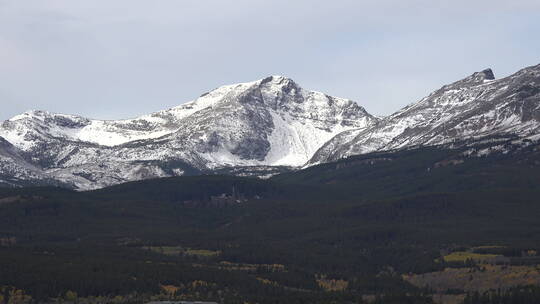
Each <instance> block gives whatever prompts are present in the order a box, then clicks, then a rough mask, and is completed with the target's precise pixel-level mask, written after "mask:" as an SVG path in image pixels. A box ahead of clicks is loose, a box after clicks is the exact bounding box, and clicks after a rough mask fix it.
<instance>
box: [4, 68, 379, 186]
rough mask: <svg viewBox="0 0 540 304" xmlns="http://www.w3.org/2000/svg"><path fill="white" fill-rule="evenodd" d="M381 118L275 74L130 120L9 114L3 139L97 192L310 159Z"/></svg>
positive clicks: (53, 172) (54, 174) (57, 174)
mask: <svg viewBox="0 0 540 304" xmlns="http://www.w3.org/2000/svg"><path fill="white" fill-rule="evenodd" d="M377 121H378V119H377V118H375V117H373V116H372V115H370V114H368V113H367V112H366V111H365V110H364V109H363V108H362V107H360V106H359V105H358V104H357V103H355V102H353V101H351V100H347V99H341V98H336V97H331V96H328V95H325V94H323V93H319V92H314V91H308V90H304V89H302V88H301V87H300V86H298V85H297V84H296V83H295V82H294V81H292V80H291V79H288V78H285V77H282V76H272V77H268V78H265V79H262V80H258V81H254V82H249V83H240V84H235V85H228V86H223V87H220V88H218V89H215V90H213V91H211V92H209V93H206V94H203V95H202V96H201V97H199V98H198V99H196V100H194V101H192V102H188V103H185V104H182V105H180V106H178V107H175V108H172V109H168V110H164V111H160V112H157V113H153V114H150V115H145V116H141V117H138V118H135V119H129V120H118V121H103V120H92V119H88V118H84V117H80V116H74V115H64V114H53V113H49V112H45V111H30V112H26V113H24V114H21V115H17V116H15V117H13V118H11V119H9V120H7V121H5V122H4V123H3V124H2V125H1V126H0V136H2V137H4V138H5V139H6V140H7V141H9V142H10V143H11V144H12V145H13V146H15V147H16V148H17V149H19V150H20V151H21V153H20V154H21V155H22V157H24V159H26V160H27V161H28V162H29V163H31V164H33V165H34V166H35V167H36V168H38V169H40V168H41V169H42V172H43V174H44V175H46V176H47V177H51V178H54V179H55V180H58V181H61V182H64V183H68V184H72V185H73V187H75V188H77V189H93V188H99V187H104V186H108V185H112V184H117V183H121V182H125V181H130V180H138V179H144V178H152V177H165V176H174V175H183V174H189V173H194V172H201V171H202V172H204V171H207V170H215V169H219V168H224V167H239V166H293V167H297V166H302V165H303V164H305V163H306V162H307V161H308V160H309V159H310V158H311V157H312V156H313V154H314V153H315V152H316V151H317V150H318V149H319V148H320V147H321V146H322V145H323V144H325V143H326V142H327V141H328V140H330V139H331V138H333V137H334V136H335V135H337V134H339V133H341V132H343V131H346V130H350V129H355V130H361V129H364V128H367V127H370V126H372V125H374V124H375V123H376V122H377Z"/></svg>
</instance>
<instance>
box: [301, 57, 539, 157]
mask: <svg viewBox="0 0 540 304" xmlns="http://www.w3.org/2000/svg"><path fill="white" fill-rule="evenodd" d="M539 131H540V65H537V66H532V67H528V68H525V69H523V70H520V71H519V72H517V73H515V74H513V75H511V76H509V77H506V78H502V79H498V80H495V77H494V75H493V72H492V71H491V69H487V70H484V71H482V72H477V73H474V74H472V75H471V76H469V77H467V78H465V79H462V80H460V81H457V82H455V83H452V84H450V85H446V86H444V87H442V88H441V89H439V90H437V91H435V92H433V93H431V94H430V95H429V96H427V97H425V98H423V99H422V100H420V101H418V102H417V103H414V104H411V105H409V106H407V107H405V108H403V109H401V110H400V111H398V112H396V113H394V114H393V115H390V116H388V117H386V118H384V119H381V120H380V121H379V122H377V123H376V124H375V125H373V126H371V127H369V128H366V129H362V130H360V129H359V130H347V131H345V132H342V133H340V134H338V135H336V136H335V137H334V138H333V139H332V140H330V141H329V142H327V143H326V144H325V145H323V147H321V149H319V151H317V153H315V155H314V157H313V158H312V159H311V161H310V164H315V163H321V162H327V161H332V160H336V159H339V158H343V157H347V156H350V155H356V154H363V153H368V152H372V151H383V150H393V149H402V148H407V147H414V146H426V145H448V144H452V143H457V142H463V141H471V140H472V141H474V140H479V139H481V138H486V137H489V136H499V137H505V136H506V137H508V138H512V137H520V138H531V139H537V137H538V134H539Z"/></svg>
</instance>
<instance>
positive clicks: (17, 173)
mask: <svg viewBox="0 0 540 304" xmlns="http://www.w3.org/2000/svg"><path fill="white" fill-rule="evenodd" d="M20 154H21V151H20V150H18V149H17V148H15V147H14V146H13V145H11V144H10V143H9V142H8V141H6V140H5V139H4V138H2V137H0V185H7V186H39V185H50V184H53V185H55V184H56V185H57V184H58V183H57V182H55V181H54V180H52V179H51V178H50V177H49V176H47V174H45V172H43V170H42V169H41V168H39V167H37V166H34V165H32V164H30V163H29V162H27V161H26V160H25V159H24V158H23V157H22V156H21V155H20Z"/></svg>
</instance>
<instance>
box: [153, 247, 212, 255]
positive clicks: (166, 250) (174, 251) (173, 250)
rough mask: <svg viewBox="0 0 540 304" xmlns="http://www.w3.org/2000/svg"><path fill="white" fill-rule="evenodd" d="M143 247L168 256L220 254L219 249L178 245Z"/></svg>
mask: <svg viewBox="0 0 540 304" xmlns="http://www.w3.org/2000/svg"><path fill="white" fill-rule="evenodd" d="M143 249H146V250H150V251H153V252H156V253H160V254H164V255H169V256H179V255H189V256H198V257H206V258H211V257H217V256H219V255H220V254H221V252H220V251H213V250H207V249H191V248H183V247H180V246H146V247H143Z"/></svg>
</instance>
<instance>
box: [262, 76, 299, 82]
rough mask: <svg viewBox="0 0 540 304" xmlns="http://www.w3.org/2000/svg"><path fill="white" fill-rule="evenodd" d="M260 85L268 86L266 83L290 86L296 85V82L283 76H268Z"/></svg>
mask: <svg viewBox="0 0 540 304" xmlns="http://www.w3.org/2000/svg"><path fill="white" fill-rule="evenodd" d="M260 83H261V84H266V83H275V84H290V83H295V82H294V80H292V79H291V78H289V77H285V76H282V75H271V76H268V77H266V78H264V79H262V80H261V81H260Z"/></svg>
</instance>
